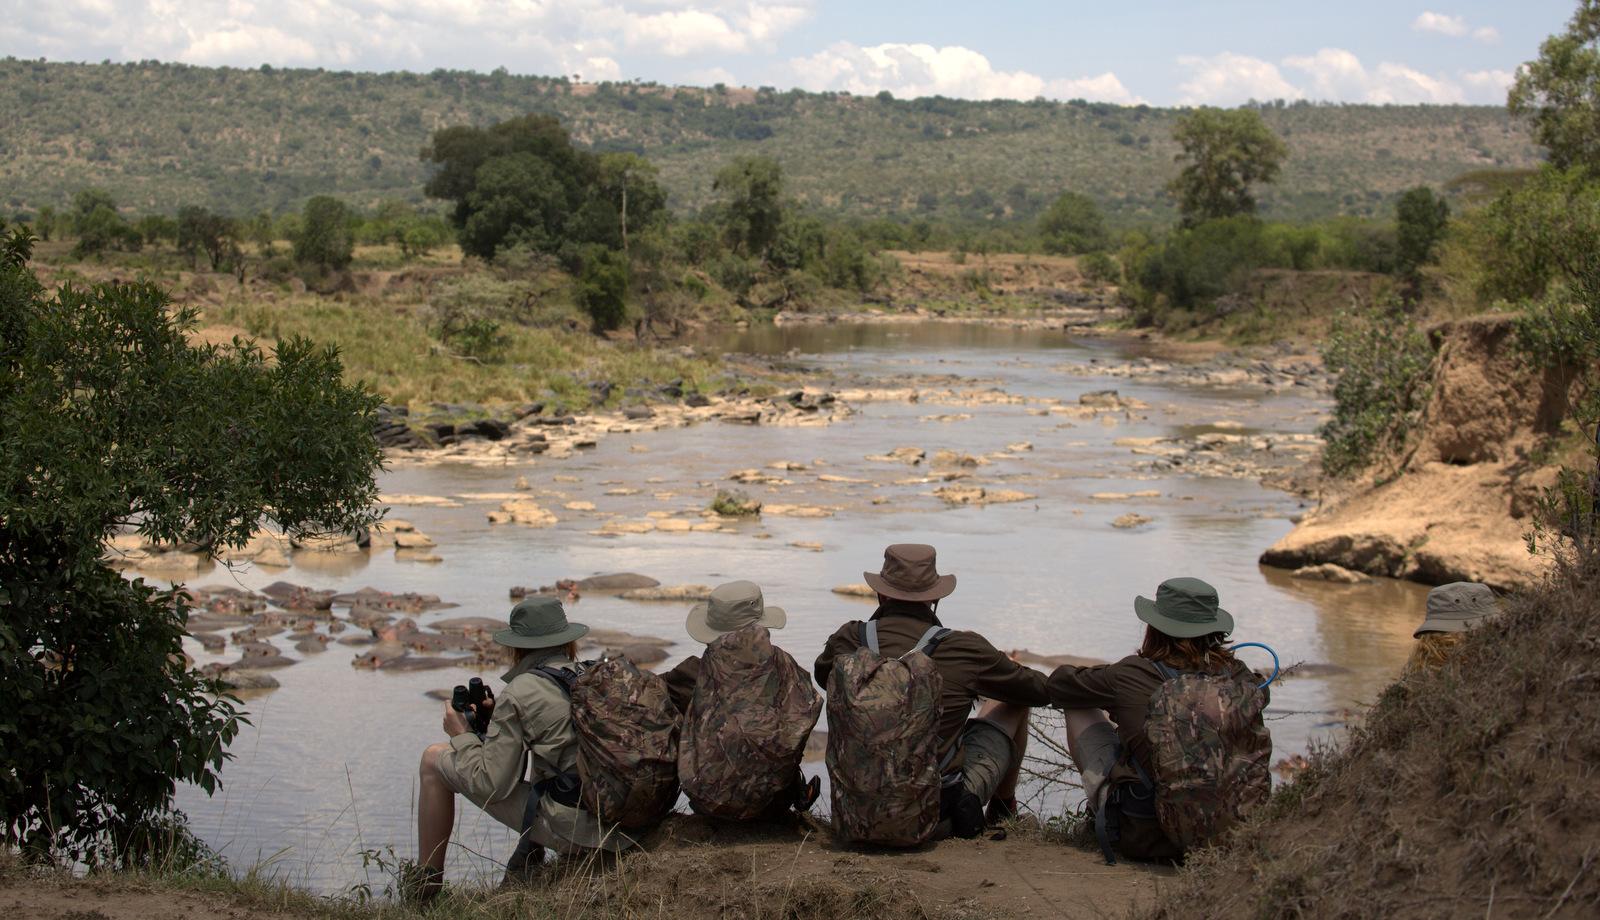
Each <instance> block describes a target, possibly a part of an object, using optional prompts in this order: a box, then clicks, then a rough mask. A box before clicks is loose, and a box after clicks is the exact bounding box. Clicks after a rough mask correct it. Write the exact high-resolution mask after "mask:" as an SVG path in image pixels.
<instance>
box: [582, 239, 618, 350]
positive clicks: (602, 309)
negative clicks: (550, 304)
mask: <svg viewBox="0 0 1600 920" xmlns="http://www.w3.org/2000/svg"><path fill="white" fill-rule="evenodd" d="M577 291H578V304H579V305H580V306H582V307H583V310H584V312H585V313H587V314H589V319H590V321H591V322H592V323H593V324H594V331H595V332H609V331H611V330H612V329H616V328H617V327H618V326H621V325H622V320H623V318H624V317H626V316H627V314H628V262H627V260H626V259H625V258H624V257H623V255H622V254H621V253H618V252H613V251H612V250H610V249H606V248H605V247H603V246H589V247H586V248H585V250H584V254H583V268H582V270H581V271H580V272H579V274H578V282H577Z"/></svg>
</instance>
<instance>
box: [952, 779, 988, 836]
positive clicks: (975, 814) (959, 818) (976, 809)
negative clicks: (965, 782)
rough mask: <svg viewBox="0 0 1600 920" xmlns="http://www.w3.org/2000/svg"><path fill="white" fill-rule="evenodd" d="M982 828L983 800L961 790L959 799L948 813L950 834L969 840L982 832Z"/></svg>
mask: <svg viewBox="0 0 1600 920" xmlns="http://www.w3.org/2000/svg"><path fill="white" fill-rule="evenodd" d="M983 828H984V821H983V801H982V800H981V799H979V798H978V797H977V796H976V795H973V794H972V793H970V792H967V791H966V790H962V792H961V799H960V801H958V802H956V807H955V811H954V812H952V813H951V815H950V836H952V837H961V838H964V839H967V840H970V839H972V838H973V837H976V836H978V835H979V834H981V833H983Z"/></svg>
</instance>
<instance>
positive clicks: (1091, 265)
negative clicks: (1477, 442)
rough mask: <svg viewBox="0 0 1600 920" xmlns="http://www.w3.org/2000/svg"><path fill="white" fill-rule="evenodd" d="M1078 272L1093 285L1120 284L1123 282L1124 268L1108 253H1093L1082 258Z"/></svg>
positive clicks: (1079, 261)
mask: <svg viewBox="0 0 1600 920" xmlns="http://www.w3.org/2000/svg"><path fill="white" fill-rule="evenodd" d="M1078 271H1079V272H1080V273H1081V274H1082V275H1083V277H1084V280H1086V281H1088V282H1090V283H1091V284H1118V283H1120V282H1121V281H1122V266H1120V265H1118V264H1117V260H1116V258H1115V257H1114V256H1112V255H1111V254H1110V253H1106V252H1091V253H1089V254H1088V255H1085V256H1082V257H1080V258H1079V259H1078Z"/></svg>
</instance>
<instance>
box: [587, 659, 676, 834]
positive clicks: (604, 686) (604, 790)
mask: <svg viewBox="0 0 1600 920" xmlns="http://www.w3.org/2000/svg"><path fill="white" fill-rule="evenodd" d="M572 725H573V728H574V729H575V730H576V731H577V734H578V775H579V776H580V777H581V778H582V782H583V788H582V793H581V795H582V801H583V807H584V808H586V809H588V810H589V811H590V812H592V813H594V815H595V816H596V817H598V818H600V819H601V820H603V821H614V822H616V823H617V824H620V825H621V826H623V827H628V828H635V827H643V826H645V825H648V824H652V823H654V822H656V821H659V820H660V819H661V818H662V817H664V816H665V815H666V813H667V812H668V811H670V810H671V809H672V806H673V804H674V803H676V802H677V800H678V710H677V707H675V706H673V705H672V698H671V697H670V696H668V694H667V683H666V681H664V680H662V679H661V678H660V677H658V676H656V675H654V674H651V673H649V672H648V671H641V670H639V669H638V668H637V667H635V666H634V664H633V662H631V661H629V660H627V659H626V658H612V659H611V660H609V661H604V662H601V663H600V664H598V665H595V666H594V667H592V668H590V669H588V670H587V671H585V672H584V673H583V675H582V676H581V677H579V678H578V679H577V680H575V681H573V683H572Z"/></svg>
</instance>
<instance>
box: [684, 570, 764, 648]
mask: <svg viewBox="0 0 1600 920" xmlns="http://www.w3.org/2000/svg"><path fill="white" fill-rule="evenodd" d="M788 622H789V615H788V614H786V613H784V612H783V608H782V607H768V606H767V605H766V602H765V601H764V600H763V599H762V597H761V588H760V587H759V586H758V585H756V583H755V582H750V581H730V582H728V583H727V584H725V585H718V586H717V589H716V590H715V591H712V592H711V597H710V598H709V599H707V600H706V601H705V602H703V603H699V604H695V605H694V607H693V608H692V609H690V611H689V621H688V623H687V624H685V625H686V626H687V628H688V630H689V635H690V636H692V637H693V638H694V641H696V642H705V643H708V644H709V643H710V642H712V641H713V640H715V639H716V638H717V637H718V636H720V635H723V634H724V633H731V632H733V631H734V630H736V629H741V628H743V627H745V626H749V625H750V624H751V623H760V624H761V625H762V626H765V627H767V628H768V629H782V628H783V626H784V624H785V623H788Z"/></svg>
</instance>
